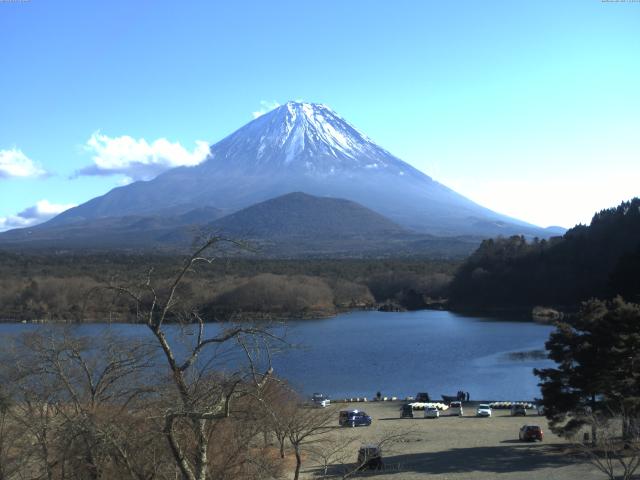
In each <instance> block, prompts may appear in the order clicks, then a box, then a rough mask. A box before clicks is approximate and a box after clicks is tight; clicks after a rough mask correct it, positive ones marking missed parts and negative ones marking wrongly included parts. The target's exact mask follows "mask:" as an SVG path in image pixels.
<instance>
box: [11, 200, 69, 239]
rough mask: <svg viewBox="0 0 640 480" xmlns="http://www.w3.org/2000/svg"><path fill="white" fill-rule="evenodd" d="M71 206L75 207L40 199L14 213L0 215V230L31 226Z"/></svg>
mask: <svg viewBox="0 0 640 480" xmlns="http://www.w3.org/2000/svg"><path fill="white" fill-rule="evenodd" d="M72 207H75V205H74V204H58V203H51V202H49V200H46V199H44V200H40V201H39V202H37V203H36V204H35V205H33V206H31V207H28V208H25V209H24V210H22V211H21V212H20V213H17V214H16V215H9V216H8V217H0V231H5V230H10V229H12V228H24V227H31V226H33V225H37V224H39V223H42V222H46V221H47V220H49V219H51V218H53V217H55V216H56V215H58V214H59V213H62V212H64V211H65V210H68V209H70V208H72Z"/></svg>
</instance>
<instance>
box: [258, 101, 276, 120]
mask: <svg viewBox="0 0 640 480" xmlns="http://www.w3.org/2000/svg"><path fill="white" fill-rule="evenodd" d="M279 106H280V104H279V103H278V102H276V101H275V100H271V101H270V102H269V101H267V100H262V101H261V102H260V110H258V111H257V112H251V114H252V115H253V118H258V117H260V116H262V115H264V114H265V113H267V112H270V111H271V110H273V109H274V108H278V107H279Z"/></svg>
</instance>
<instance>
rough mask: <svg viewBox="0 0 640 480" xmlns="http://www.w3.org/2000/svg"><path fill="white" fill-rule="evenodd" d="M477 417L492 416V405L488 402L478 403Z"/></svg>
mask: <svg viewBox="0 0 640 480" xmlns="http://www.w3.org/2000/svg"><path fill="white" fill-rule="evenodd" d="M476 416H477V417H490V416H491V407H490V406H489V405H487V404H486V403H481V404H480V405H478V408H477V410H476Z"/></svg>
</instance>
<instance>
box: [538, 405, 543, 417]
mask: <svg viewBox="0 0 640 480" xmlns="http://www.w3.org/2000/svg"><path fill="white" fill-rule="evenodd" d="M536 410H537V411H538V415H540V416H542V415H544V405H537V406H536Z"/></svg>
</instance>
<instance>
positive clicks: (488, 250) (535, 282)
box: [449, 198, 640, 308]
mask: <svg viewBox="0 0 640 480" xmlns="http://www.w3.org/2000/svg"><path fill="white" fill-rule="evenodd" d="M639 273H640V199H638V198H634V199H633V200H631V201H629V202H624V203H622V204H621V205H620V206H618V207H616V208H611V209H608V210H603V211H601V212H599V213H597V214H596V215H594V217H593V220H592V221H591V224H590V225H589V226H585V225H578V226H576V227H574V228H572V229H571V230H569V231H567V233H566V234H565V235H564V236H562V237H556V238H552V239H550V240H538V239H535V240H534V241H526V240H525V239H524V238H523V237H520V236H514V237H510V238H498V239H492V240H485V241H484V242H482V244H481V245H480V247H479V248H478V249H477V250H476V252H475V253H473V254H472V255H471V256H470V257H469V258H468V259H467V260H466V261H465V262H464V263H463V265H462V266H461V267H460V269H459V270H458V272H457V273H456V275H455V278H454V280H453V281H452V283H451V285H450V288H449V299H450V302H451V304H452V305H454V307H458V308H461V307H465V308H497V307H523V306H528V307H531V306H534V305H540V304H542V305H550V306H554V305H555V306H575V305H577V304H578V303H579V302H580V301H583V300H587V299H589V298H595V297H598V298H612V297H614V296H615V295H622V296H623V297H624V298H625V299H627V300H629V301H635V302H637V301H638V300H639V299H640V275H639Z"/></svg>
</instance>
